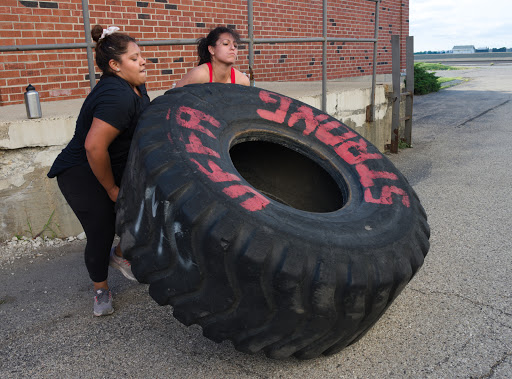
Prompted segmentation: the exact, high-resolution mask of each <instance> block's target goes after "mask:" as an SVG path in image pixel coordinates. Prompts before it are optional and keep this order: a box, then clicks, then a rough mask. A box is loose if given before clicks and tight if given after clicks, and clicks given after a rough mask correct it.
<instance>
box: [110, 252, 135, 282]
mask: <svg viewBox="0 0 512 379" xmlns="http://www.w3.org/2000/svg"><path fill="white" fill-rule="evenodd" d="M115 250H116V248H115V247H113V248H112V250H110V266H111V267H113V268H116V269H118V270H119V271H121V273H122V274H123V275H124V277H125V278H127V279H130V280H134V281H137V279H136V278H135V276H133V273H132V265H131V264H130V262H129V261H127V260H126V259H124V258H122V257H118V256H117V255H116V253H115Z"/></svg>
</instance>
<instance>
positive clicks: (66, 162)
mask: <svg viewBox="0 0 512 379" xmlns="http://www.w3.org/2000/svg"><path fill="white" fill-rule="evenodd" d="M138 88H139V90H140V93H141V94H142V96H141V97H139V96H138V95H137V94H136V93H135V92H134V91H133V89H132V87H131V86H130V84H128V82H127V81H126V80H124V79H122V78H120V77H118V76H106V75H103V76H102V77H101V79H100V81H99V82H98V84H97V85H96V86H95V87H94V88H93V90H92V91H91V93H90V94H89V95H88V96H87V98H86V99H85V101H84V103H83V105H82V109H81V110H80V114H79V116H78V119H77V121H76V128H75V134H74V135H73V138H72V139H71V141H70V142H69V144H68V145H67V146H66V147H65V148H64V150H62V152H61V153H60V154H59V155H58V156H57V158H56V159H55V162H54V163H53V165H52V167H51V169H50V172H48V177H50V178H53V177H55V176H57V175H59V174H60V173H61V172H63V171H64V170H66V169H68V168H70V167H74V166H88V165H89V162H88V161H87V155H86V151H85V138H86V137H87V133H89V130H90V128H91V124H92V119H93V118H94V117H96V118H98V119H100V120H102V121H105V122H106V123H108V124H110V125H112V126H113V127H115V128H116V129H119V130H120V132H121V133H120V134H119V135H118V136H117V137H116V138H115V139H114V141H112V143H111V144H110V146H109V148H108V152H109V154H110V161H111V164H112V172H113V173H114V179H115V181H116V184H117V185H119V183H120V181H121V177H122V175H123V171H124V167H125V165H126V161H127V159H128V152H129V150H130V144H131V140H132V137H133V133H134V131H135V127H136V126H137V121H138V119H139V116H140V114H141V113H142V111H143V110H144V109H145V108H146V107H147V106H148V105H149V96H148V94H147V91H146V87H145V85H141V86H139V87H138Z"/></svg>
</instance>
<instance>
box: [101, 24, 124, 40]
mask: <svg viewBox="0 0 512 379" xmlns="http://www.w3.org/2000/svg"><path fill="white" fill-rule="evenodd" d="M118 30H119V28H118V27H117V26H109V27H108V28H107V29H103V33H102V34H101V37H100V39H99V40H98V42H99V41H100V40H102V39H103V38H105V37H106V36H109V35H111V34H113V33H115V32H117V31H118Z"/></svg>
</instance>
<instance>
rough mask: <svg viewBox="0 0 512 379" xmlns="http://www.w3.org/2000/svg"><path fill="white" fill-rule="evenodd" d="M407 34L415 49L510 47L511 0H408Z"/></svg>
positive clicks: (417, 50)
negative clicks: (410, 37) (412, 38)
mask: <svg viewBox="0 0 512 379" xmlns="http://www.w3.org/2000/svg"><path fill="white" fill-rule="evenodd" d="M409 35H411V36H414V51H415V52H419V51H428V50H431V51H441V50H451V49H452V48H453V46H457V45H473V46H475V48H479V47H489V48H500V47H507V48H512V1H510V0H462V1H461V0H459V1H450V0H409Z"/></svg>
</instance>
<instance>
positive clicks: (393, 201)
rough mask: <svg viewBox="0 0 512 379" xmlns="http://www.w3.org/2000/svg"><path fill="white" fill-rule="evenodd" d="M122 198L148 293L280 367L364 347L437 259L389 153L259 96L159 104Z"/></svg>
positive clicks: (187, 97) (314, 114)
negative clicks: (290, 360)
mask: <svg viewBox="0 0 512 379" xmlns="http://www.w3.org/2000/svg"><path fill="white" fill-rule="evenodd" d="M121 187H122V188H121V193H120V196H119V200H118V217H117V232H118V234H119V236H120V237H121V247H122V249H123V251H124V253H125V256H126V257H127V258H128V259H129V260H131V262H132V270H133V273H134V275H135V277H136V278H137V279H138V280H139V281H140V282H143V283H149V284H150V286H149V293H150V295H151V296H152V297H153V298H154V299H155V300H156V301H157V302H158V303H159V304H161V305H168V304H169V305H172V307H173V309H174V316H175V317H176V318H177V319H178V320H179V321H181V322H182V323H184V324H185V325H191V324H199V325H200V326H201V327H202V328H203V334H204V335H205V336H206V337H208V338H210V339H212V340H213V341H216V342H220V341H223V340H226V339H228V340H231V341H232V342H233V344H234V346H235V348H236V349H237V350H240V351H243V352H247V353H255V352H258V351H261V350H263V351H264V352H265V354H266V355H267V356H268V357H271V358H286V357H289V356H291V355H294V356H296V357H297V358H299V359H308V358H313V357H317V356H319V355H320V354H325V355H329V354H333V353H336V352H338V351H340V350H341V349H343V348H344V347H345V346H347V345H349V344H350V343H352V342H354V341H356V340H357V339H358V338H360V337H361V336H362V335H363V334H364V333H365V332H366V331H367V330H368V329H369V328H370V327H371V326H372V325H373V324H374V323H375V322H376V321H377V320H378V319H379V317H380V316H381V315H382V314H383V313H384V311H385V310H386V309H387V307H389V305H390V304H391V303H392V301H393V300H394V299H395V298H396V297H397V296H398V294H399V293H400V292H401V291H402V289H403V288H404V287H405V286H406V284H407V283H408V282H409V281H410V280H411V278H412V277H413V276H414V274H415V273H416V272H417V271H418V269H419V268H420V266H421V265H422V263H423V259H424V257H425V255H426V254H427V251H428V249H429V233H430V232H429V226H428V224H427V217H426V214H425V211H424V210H423V208H422V206H421V205H420V202H419V200H418V197H417V195H416V193H415V192H414V190H413V189H412V188H411V186H410V185H409V184H408V182H407V180H406V179H405V178H404V177H403V175H402V174H401V173H400V172H399V171H398V170H397V169H396V168H395V167H394V165H393V164H392V163H391V162H390V161H389V160H388V159H387V158H386V157H385V156H383V155H382V154H381V153H380V152H379V151H378V149H377V148H376V147H374V146H373V145H372V144H370V143H369V142H368V141H366V140H365V139H364V138H362V137H361V136H360V135H359V134H357V133H356V132H354V131H353V130H351V129H349V128H348V127H347V126H345V125H344V124H342V123H341V122H339V121H338V120H336V119H334V118H332V117H330V116H328V115H327V114H325V113H323V112H321V111H319V110H318V109H315V108H312V107H310V106H308V105H306V104H304V103H302V102H299V101H297V100H293V99H291V98H288V97H286V96H283V95H280V94H277V93H273V92H268V91H265V90H262V89H258V88H251V87H244V86H238V85H230V84H215V83H214V84H201V85H190V86H186V87H184V88H179V89H173V90H170V91H168V92H167V93H166V94H165V95H163V96H160V97H158V98H156V99H155V100H154V101H153V102H152V103H151V105H150V106H149V107H148V109H147V110H146V111H145V112H144V114H143V115H142V117H141V119H140V121H139V124H138V128H137V131H136V133H135V135H134V140H133V143H132V148H131V152H130V157H129V162H128V165H127V169H126V171H125V174H124V178H123V183H122V186H121Z"/></svg>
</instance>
